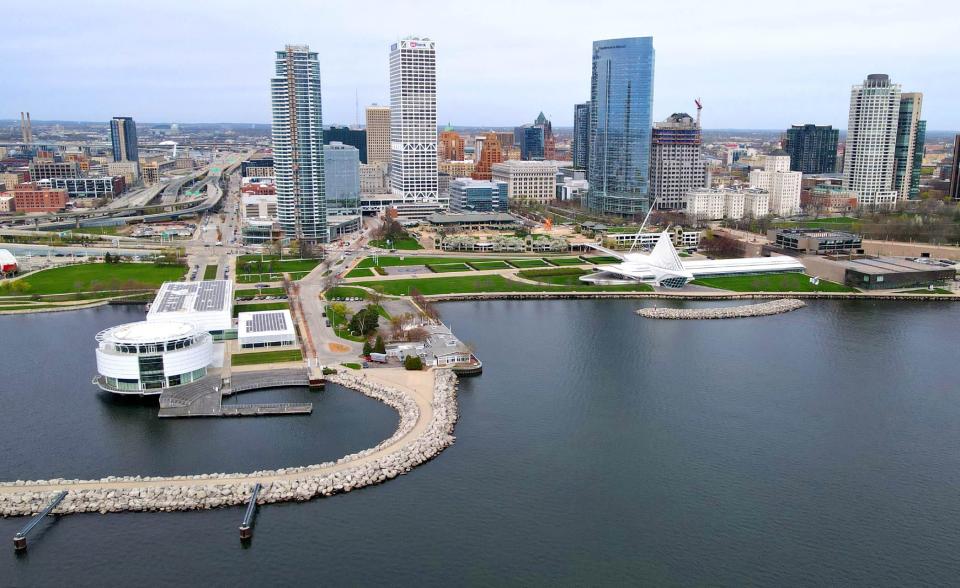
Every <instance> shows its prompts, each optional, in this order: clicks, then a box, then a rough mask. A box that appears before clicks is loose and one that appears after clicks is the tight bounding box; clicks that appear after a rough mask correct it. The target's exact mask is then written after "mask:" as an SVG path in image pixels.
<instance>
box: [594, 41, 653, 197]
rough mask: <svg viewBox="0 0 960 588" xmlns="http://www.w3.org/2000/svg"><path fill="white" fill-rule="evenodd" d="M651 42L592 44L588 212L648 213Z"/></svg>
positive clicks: (651, 89)
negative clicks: (589, 210)
mask: <svg viewBox="0 0 960 588" xmlns="http://www.w3.org/2000/svg"><path fill="white" fill-rule="evenodd" d="M653 65H654V49H653V37H633V38H627V39H608V40H605V41H594V43H593V67H592V72H591V75H590V154H589V166H590V167H589V170H588V173H587V180H588V181H589V182H590V192H589V194H588V197H587V206H588V208H590V209H591V210H594V211H596V212H601V213H606V214H619V215H634V214H642V213H644V212H646V210H647V208H648V206H649V200H648V197H649V193H650V139H651V126H652V122H653V120H652V114H651V113H652V111H653Z"/></svg>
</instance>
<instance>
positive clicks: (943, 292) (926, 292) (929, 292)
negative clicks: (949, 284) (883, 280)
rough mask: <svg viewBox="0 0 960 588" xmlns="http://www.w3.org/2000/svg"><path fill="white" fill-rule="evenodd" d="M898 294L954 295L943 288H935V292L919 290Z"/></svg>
mask: <svg viewBox="0 0 960 588" xmlns="http://www.w3.org/2000/svg"><path fill="white" fill-rule="evenodd" d="M897 294H953V292H951V291H950V290H945V289H943V288H934V289H933V290H927V289H926V288H918V289H916V290H904V291H903V292H897Z"/></svg>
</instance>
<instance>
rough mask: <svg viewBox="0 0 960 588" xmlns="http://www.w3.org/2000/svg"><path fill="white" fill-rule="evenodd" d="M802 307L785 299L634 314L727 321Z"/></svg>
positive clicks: (663, 317) (643, 309)
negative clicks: (741, 304)
mask: <svg viewBox="0 0 960 588" xmlns="http://www.w3.org/2000/svg"><path fill="white" fill-rule="evenodd" d="M804 306H806V304H805V303H804V302H803V301H802V300H797V299H795V298H785V299H781V300H771V301H770V302H763V303H760V304H747V305H744V306H723V307H720V308H640V309H637V311H636V312H637V314H639V315H640V316H642V317H645V318H656V319H676V320H695V319H729V318H745V317H751V316H767V315H771V314H781V313H784V312H790V311H791V310H797V309H799V308H803V307H804Z"/></svg>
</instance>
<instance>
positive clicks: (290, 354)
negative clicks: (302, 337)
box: [230, 349, 303, 365]
mask: <svg viewBox="0 0 960 588" xmlns="http://www.w3.org/2000/svg"><path fill="white" fill-rule="evenodd" d="M287 361H303V354H302V353H300V350H299V349H281V350H277V351H258V352H256V353H235V354H234V355H233V356H231V359H230V363H231V364H232V365H255V364H258V363H283V362H287Z"/></svg>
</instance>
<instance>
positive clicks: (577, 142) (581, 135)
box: [573, 102, 590, 169]
mask: <svg viewBox="0 0 960 588" xmlns="http://www.w3.org/2000/svg"><path fill="white" fill-rule="evenodd" d="M589 149H590V103H589V102H584V103H583V104H576V105H574V107H573V167H575V168H577V169H587V162H589V161H590V156H589Z"/></svg>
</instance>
